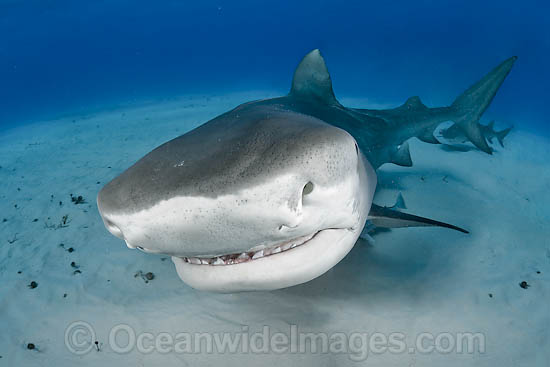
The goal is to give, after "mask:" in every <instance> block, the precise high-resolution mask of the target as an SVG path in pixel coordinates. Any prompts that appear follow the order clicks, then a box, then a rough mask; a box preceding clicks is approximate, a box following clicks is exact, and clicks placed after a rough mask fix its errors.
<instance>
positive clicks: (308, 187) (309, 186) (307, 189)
mask: <svg viewBox="0 0 550 367" xmlns="http://www.w3.org/2000/svg"><path fill="white" fill-rule="evenodd" d="M312 191H313V183H312V182H311V181H310V182H308V183H307V184H305V185H304V188H303V189H302V198H303V197H304V196H306V195H309V194H311V192H312Z"/></svg>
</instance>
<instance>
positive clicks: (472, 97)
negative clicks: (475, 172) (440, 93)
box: [451, 56, 517, 154]
mask: <svg viewBox="0 0 550 367" xmlns="http://www.w3.org/2000/svg"><path fill="white" fill-rule="evenodd" d="M516 60H517V57H516V56H513V57H510V58H509V59H507V60H505V61H504V62H502V63H501V64H500V65H499V66H497V67H496V68H494V69H493V70H492V71H491V72H489V74H487V75H485V76H484V77H483V78H482V79H481V80H480V81H478V82H477V83H476V84H474V85H473V86H471V87H470V88H468V89H467V90H466V91H465V92H464V93H462V94H461V95H460V96H459V97H458V98H457V99H456V100H455V101H454V102H453V104H452V105H451V108H453V109H454V110H455V113H456V117H455V118H454V121H455V122H456V124H457V125H458V126H459V127H460V128H461V129H462V131H463V132H464V134H465V135H466V137H467V138H468V139H469V140H470V141H471V142H472V143H473V144H474V145H475V146H476V147H478V148H479V149H481V150H482V151H484V152H485V153H488V154H492V152H493V150H492V149H491V147H489V144H487V140H485V136H484V135H483V132H482V131H481V128H480V125H479V123H478V122H479V119H480V117H481V115H482V114H483V112H485V110H486V109H487V107H489V104H490V103H491V101H492V100H493V98H494V96H495V94H496V93H497V90H498V88H499V87H500V86H501V84H502V82H503V81H504V79H505V78H506V76H507V75H508V73H510V70H511V69H512V66H514V62H515V61H516ZM499 141H500V140H499Z"/></svg>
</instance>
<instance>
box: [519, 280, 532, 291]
mask: <svg viewBox="0 0 550 367" xmlns="http://www.w3.org/2000/svg"><path fill="white" fill-rule="evenodd" d="M519 286H520V287H521V288H523V289H527V288H529V287H530V285H529V284H527V282H526V281H525V280H524V281H522V282H521V283H519Z"/></svg>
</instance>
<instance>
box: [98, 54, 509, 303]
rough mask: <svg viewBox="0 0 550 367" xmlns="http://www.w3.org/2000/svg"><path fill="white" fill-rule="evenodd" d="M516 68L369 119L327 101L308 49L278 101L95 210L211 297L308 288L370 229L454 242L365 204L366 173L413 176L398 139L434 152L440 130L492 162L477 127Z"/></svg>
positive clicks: (255, 104)
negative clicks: (438, 99)
mask: <svg viewBox="0 0 550 367" xmlns="http://www.w3.org/2000/svg"><path fill="white" fill-rule="evenodd" d="M515 60H516V57H512V58H510V59H508V60H505V61H504V62H502V63H501V64H500V65H499V66H497V67H496V68H495V69H493V70H492V71H491V72H489V73H488V74H487V75H486V76H485V77H483V78H482V79H481V80H480V81H479V82H477V83H476V84H474V85H473V86H472V87H470V88H469V89H467V90H466V91H465V92H464V93H463V94H462V95H460V96H459V97H458V98H457V99H456V100H455V101H454V102H453V103H452V104H451V105H450V106H448V107H438V108H428V107H426V106H425V105H424V104H422V102H421V101H420V99H419V98H418V97H412V98H409V99H408V100H407V101H406V103H405V104H404V105H402V106H400V107H397V108H394V109H389V110H369V109H354V108H346V107H344V106H342V105H341V104H340V103H339V102H338V101H337V100H336V98H335V96H334V93H333V90H332V82H331V78H330V75H329V73H328V70H327V67H326V65H325V62H324V59H323V57H322V56H321V54H320V52H319V50H314V51H312V52H310V53H309V54H308V55H306V56H305V57H304V59H303V60H302V61H301V62H300V64H299V65H298V67H297V69H296V71H295V73H294V77H293V81H292V87H291V90H290V93H289V94H288V95H286V96H283V97H278V98H273V99H266V100H259V101H252V102H248V103H244V104H242V105H240V106H238V107H236V108H235V109H233V110H231V111H228V112H226V113H224V114H222V115H220V116H218V117H216V118H214V119H212V120H210V121H209V122H207V123H205V124H203V125H201V126H199V127H198V128H196V129H194V130H192V131H190V132H188V133H186V134H184V135H182V136H179V137H177V138H175V139H173V140H171V141H169V142H167V143H165V144H163V145H161V146H159V147H158V148H156V149H154V150H153V151H151V152H150V153H148V154H147V155H145V156H144V157H143V158H142V159H140V160H139V161H138V162H136V163H135V164H134V165H133V166H131V167H130V168H128V169H127V170H126V171H124V172H123V173H122V174H120V175H119V176H118V177H116V178H115V179H113V180H112V181H111V182H109V183H108V184H107V185H105V187H103V189H102V190H101V191H100V193H99V194H98V198H97V203H98V209H99V212H100V214H101V216H102V219H103V221H104V223H105V226H106V228H107V229H108V230H109V231H110V232H111V233H112V234H113V235H115V236H117V237H119V238H121V239H123V240H125V241H126V244H127V245H128V247H130V248H138V249H141V250H143V251H145V252H150V253H162V254H168V255H171V256H172V260H173V262H174V264H175V265H176V269H177V272H178V275H179V276H180V278H182V280H183V281H184V282H186V283H188V284H189V285H191V286H192V287H195V288H198V289H203V290H210V291H219V292H235V291H249V290H270V289H278V288H283V287H288V286H292V285H295V284H300V283H304V282H307V281H309V280H311V279H313V278H315V277H317V276H319V275H321V274H323V273H324V272H326V271H327V270H329V269H330V268H331V267H333V266H334V265H335V264H336V263H338V262H339V261H340V260H341V259H342V258H343V257H344V256H345V255H346V254H347V253H348V252H349V251H350V250H351V248H352V247H353V245H354V244H355V242H356V240H357V239H358V238H359V236H360V234H361V232H362V230H363V228H364V227H365V224H366V223H367V221H368V220H369V219H370V220H371V224H373V223H374V224H375V225H379V226H386V227H391V228H395V227H410V226H439V227H446V228H450V229H454V230H458V231H461V232H464V233H467V231H465V230H463V229H461V228H459V227H456V226H453V225H450V224H446V223H442V222H438V221H434V220H431V219H427V218H422V217H418V216H414V215H412V214H406V213H402V212H401V211H399V210H393V208H383V207H379V206H376V205H374V204H373V203H372V199H373V196H374V191H375V188H376V182H377V178H376V173H375V170H376V169H377V168H378V167H380V166H381V165H382V164H385V163H394V164H398V165H401V166H412V159H411V156H410V153H409V148H408V144H407V140H408V139H410V138H412V137H417V138H419V139H421V140H422V141H424V142H428V143H434V144H435V143H438V141H437V139H436V138H435V137H434V136H433V132H434V130H435V129H436V127H437V126H438V125H439V124H440V123H442V122H444V121H454V122H455V124H456V126H457V127H458V128H459V129H460V130H461V131H462V132H463V134H464V135H465V136H466V137H467V138H468V139H469V140H470V141H471V142H472V143H473V144H474V145H475V146H476V147H478V148H479V149H481V150H483V151H485V152H487V153H489V154H491V152H492V150H491V148H490V147H489V146H488V144H487V141H486V140H485V136H484V135H483V132H482V130H481V128H480V125H479V124H478V121H479V118H480V117H481V115H482V114H483V112H484V111H485V110H486V108H487V107H488V105H489V104H490V102H491V101H492V99H493V97H494V96H495V94H496V92H497V90H498V88H499V87H500V85H501V84H502V82H503V81H504V79H505V78H506V76H507V75H508V73H509V72H510V70H511V68H512V66H513V64H514V61H515ZM401 201H402V200H401ZM402 206H404V202H403V205H402Z"/></svg>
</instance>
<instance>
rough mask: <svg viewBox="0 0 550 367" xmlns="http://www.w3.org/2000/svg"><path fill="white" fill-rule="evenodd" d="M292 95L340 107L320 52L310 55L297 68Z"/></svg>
mask: <svg viewBox="0 0 550 367" xmlns="http://www.w3.org/2000/svg"><path fill="white" fill-rule="evenodd" d="M290 95H292V96H293V97H297V98H301V99H313V100H317V101H319V102H322V103H325V104H328V105H339V103H338V101H337V100H336V98H335V97H334V92H333V91H332V81H331V80H330V75H329V73H328V69H327V66H326V64H325V60H324V59H323V56H321V53H320V52H319V50H317V49H315V50H313V51H311V52H310V53H308V54H307V55H306V56H305V57H304V58H303V59H302V61H301V62H300V64H299V65H298V67H297V68H296V71H295V72H294V78H293V79H292V88H291V89H290Z"/></svg>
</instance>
